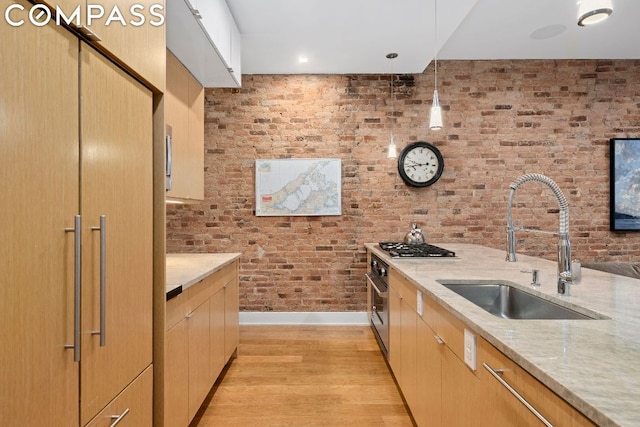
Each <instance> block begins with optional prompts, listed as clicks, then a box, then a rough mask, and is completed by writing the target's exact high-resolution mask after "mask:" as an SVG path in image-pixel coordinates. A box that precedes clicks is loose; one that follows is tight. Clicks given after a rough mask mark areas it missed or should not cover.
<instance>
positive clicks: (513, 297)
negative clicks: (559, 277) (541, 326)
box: [439, 281, 599, 319]
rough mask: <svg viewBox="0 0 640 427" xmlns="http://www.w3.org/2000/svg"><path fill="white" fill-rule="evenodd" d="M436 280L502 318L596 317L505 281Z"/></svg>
mask: <svg viewBox="0 0 640 427" xmlns="http://www.w3.org/2000/svg"><path fill="white" fill-rule="evenodd" d="M439 282H440V283H441V284H442V285H443V286H445V287H447V288H449V289H451V290H452V291H454V292H455V293H457V294H458V295H460V296H463V297H464V298H466V299H468V300H469V301H471V302H472V303H474V304H475V305H477V306H478V307H480V308H482V309H484V310H486V311H488V312H489V313H491V314H493V315H494V316H496V317H502V318H504V319H596V318H599V317H597V316H589V315H586V314H583V313H580V312H578V311H575V310H572V309H570V308H567V307H564V306H561V305H558V304H556V303H554V302H552V301H548V300H546V299H543V298H540V297H538V296H536V295H533V294H531V293H529V292H526V291H524V290H522V289H519V288H516V287H514V286H511V285H509V284H507V283H504V282H496V281H473V282H469V283H464V282H460V281H457V282H455V283H454V282H447V281H439Z"/></svg>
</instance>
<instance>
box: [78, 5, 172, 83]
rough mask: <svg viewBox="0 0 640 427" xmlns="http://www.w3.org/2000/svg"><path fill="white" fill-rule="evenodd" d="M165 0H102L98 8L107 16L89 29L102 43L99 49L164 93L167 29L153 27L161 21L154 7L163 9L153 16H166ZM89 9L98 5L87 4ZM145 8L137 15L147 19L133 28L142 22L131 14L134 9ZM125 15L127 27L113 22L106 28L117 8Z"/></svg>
mask: <svg viewBox="0 0 640 427" xmlns="http://www.w3.org/2000/svg"><path fill="white" fill-rule="evenodd" d="M164 3H165V2H164V1H163V0H136V1H124V0H101V1H100V2H99V5H100V6H102V7H103V8H104V10H105V13H104V16H103V17H102V18H100V19H96V20H94V21H93V22H92V24H91V26H90V29H91V31H93V32H94V33H95V34H97V35H98V37H100V38H101V40H100V41H98V42H96V45H97V46H99V47H100V48H102V49H104V50H105V51H107V52H109V53H110V54H111V55H113V56H114V57H115V58H117V60H118V61H119V62H121V63H122V64H123V65H125V66H126V67H127V68H129V69H131V70H132V71H133V72H135V73H137V74H139V75H140V76H142V78H143V79H145V80H147V81H148V82H149V83H151V84H152V85H153V86H155V87H156V88H158V89H159V90H164V80H165V26H164V24H163V25H152V23H159V22H161V21H160V18H158V17H157V16H153V15H152V10H151V8H152V6H153V5H162V6H163V9H158V10H156V11H155V12H154V13H159V14H161V15H163V16H164V15H165V9H164ZM86 4H87V5H89V4H92V5H95V4H96V2H93V1H87V2H86ZM136 4H137V5H140V6H142V8H141V9H138V10H137V12H138V13H141V14H142V15H144V16H145V22H144V24H142V25H133V24H131V23H130V22H131V21H132V20H133V21H136V22H139V21H140V19H139V18H138V17H136V16H134V15H132V14H131V12H130V10H131V9H130V8H131V7H132V6H133V5H136ZM116 6H117V7H118V9H119V10H120V11H121V12H122V16H123V18H124V20H125V22H126V25H122V24H121V22H120V21H118V20H113V21H112V22H110V23H109V25H107V19H109V15H110V14H111V13H112V12H113V11H114V7H116Z"/></svg>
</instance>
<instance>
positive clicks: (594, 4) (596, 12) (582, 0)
mask: <svg viewBox="0 0 640 427" xmlns="http://www.w3.org/2000/svg"><path fill="white" fill-rule="evenodd" d="M612 13H613V7H612V6H611V0H579V1H578V25H579V26H581V27H584V26H587V25H593V24H597V23H598V22H601V21H604V20H605V19H607V18H608V17H609V15H611V14H612Z"/></svg>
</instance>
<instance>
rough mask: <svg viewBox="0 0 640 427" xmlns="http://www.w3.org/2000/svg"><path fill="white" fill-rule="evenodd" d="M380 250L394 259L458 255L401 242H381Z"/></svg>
mask: <svg viewBox="0 0 640 427" xmlns="http://www.w3.org/2000/svg"><path fill="white" fill-rule="evenodd" d="M379 245H380V248H381V249H382V250H384V251H387V252H388V253H389V255H391V256H392V257H394V258H435V257H455V256H456V253H455V252H453V251H450V250H447V249H444V248H441V247H438V246H434V245H430V244H428V243H419V244H413V245H410V244H407V243H399V242H380V243H379Z"/></svg>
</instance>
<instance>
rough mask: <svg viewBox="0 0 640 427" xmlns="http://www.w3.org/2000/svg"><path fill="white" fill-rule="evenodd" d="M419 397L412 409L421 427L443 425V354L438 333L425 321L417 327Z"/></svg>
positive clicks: (419, 319)
mask: <svg viewBox="0 0 640 427" xmlns="http://www.w3.org/2000/svg"><path fill="white" fill-rule="evenodd" d="M416 334H417V339H416V382H417V384H416V395H417V402H416V405H415V409H412V410H411V413H412V414H413V418H414V419H415V421H416V424H418V425H419V426H430V427H439V426H440V425H441V405H442V398H441V386H442V376H441V375H442V374H441V372H442V366H441V365H442V362H441V359H442V354H441V353H442V351H443V347H444V345H442V344H440V343H438V341H437V340H436V337H435V335H436V334H435V332H433V330H432V329H431V328H430V327H429V325H427V323H426V322H424V321H423V320H422V318H418V321H417V324H416Z"/></svg>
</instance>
